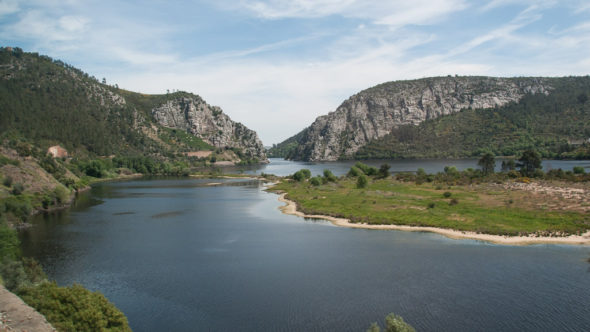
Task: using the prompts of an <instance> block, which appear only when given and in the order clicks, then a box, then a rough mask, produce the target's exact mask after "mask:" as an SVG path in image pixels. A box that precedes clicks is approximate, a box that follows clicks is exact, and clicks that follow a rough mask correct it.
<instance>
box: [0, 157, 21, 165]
mask: <svg viewBox="0 0 590 332" xmlns="http://www.w3.org/2000/svg"><path fill="white" fill-rule="evenodd" d="M19 164H20V162H19V161H18V160H13V159H10V158H8V157H6V156H3V155H0V167H2V166H4V165H14V166H18V165H19Z"/></svg>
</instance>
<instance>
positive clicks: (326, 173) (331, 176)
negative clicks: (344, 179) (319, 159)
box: [324, 169, 338, 182]
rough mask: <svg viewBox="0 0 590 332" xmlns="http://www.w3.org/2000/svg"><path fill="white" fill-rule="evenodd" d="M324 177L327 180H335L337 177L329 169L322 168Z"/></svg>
mask: <svg viewBox="0 0 590 332" xmlns="http://www.w3.org/2000/svg"><path fill="white" fill-rule="evenodd" d="M324 178H325V179H326V180H327V181H328V182H336V180H338V178H337V177H336V176H335V175H334V174H333V173H332V171H330V170H329V169H325V170H324Z"/></svg>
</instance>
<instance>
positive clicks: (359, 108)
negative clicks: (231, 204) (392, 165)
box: [269, 76, 590, 161]
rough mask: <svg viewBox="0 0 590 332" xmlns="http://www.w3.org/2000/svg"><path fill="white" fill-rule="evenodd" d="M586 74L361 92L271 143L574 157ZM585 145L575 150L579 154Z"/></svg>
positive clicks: (298, 149)
mask: <svg viewBox="0 0 590 332" xmlns="http://www.w3.org/2000/svg"><path fill="white" fill-rule="evenodd" d="M588 96H590V77H588V76H583V77H563V78H549V77H514V78H500V77H480V76H467V77H451V76H448V77H432V78H424V79H418V80H408V81H395V82H388V83H384V84H380V85H377V86H375V87H372V88H369V89H366V90H364V91H361V92H359V93H357V94H355V95H353V96H351V97H350V98H349V99H347V100H346V101H344V102H343V103H342V104H341V105H340V106H339V107H338V108H337V109H336V110H335V111H334V112H331V113H329V114H327V115H323V116H320V117H318V118H317V119H316V120H315V121H314V122H313V123H312V124H311V126H309V127H308V128H305V129H304V130H303V131H301V132H300V133H298V134H297V135H295V136H293V137H291V138H289V139H287V140H285V141H284V142H282V143H280V144H277V145H275V146H273V148H271V149H270V150H269V155H270V156H273V157H284V158H287V159H293V160H308V161H329V160H338V159H367V158H455V157H470V156H478V155H480V154H482V153H483V152H484V151H485V152H487V151H489V152H493V153H495V154H496V155H515V154H518V153H520V152H521V151H523V150H525V149H528V148H535V149H537V150H539V151H540V152H541V153H542V154H543V155H544V156H545V157H549V156H551V157H563V158H575V157H576V156H580V155H579V152H580V151H578V150H576V149H577V148H578V147H576V146H574V145H571V144H568V142H571V141H572V140H582V141H584V140H586V139H588V138H590V126H589V125H588V123H590V102H588ZM586 153H588V152H587V150H583V151H582V152H581V154H582V155H585V154H586Z"/></svg>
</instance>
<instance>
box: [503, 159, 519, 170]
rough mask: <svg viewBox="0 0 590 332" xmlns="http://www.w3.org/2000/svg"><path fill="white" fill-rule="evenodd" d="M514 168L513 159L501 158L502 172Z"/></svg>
mask: <svg viewBox="0 0 590 332" xmlns="http://www.w3.org/2000/svg"><path fill="white" fill-rule="evenodd" d="M514 169H516V162H514V159H508V160H502V172H508V171H513V170H514Z"/></svg>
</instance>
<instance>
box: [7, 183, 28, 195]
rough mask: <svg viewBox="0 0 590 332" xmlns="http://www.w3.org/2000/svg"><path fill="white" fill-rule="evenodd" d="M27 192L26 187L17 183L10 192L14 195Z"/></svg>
mask: <svg viewBox="0 0 590 332" xmlns="http://www.w3.org/2000/svg"><path fill="white" fill-rule="evenodd" d="M23 191H25V186H24V185H23V184H22V183H15V184H14V185H13V186H12V190H11V191H10V193H11V194H13V195H20V194H22V193H23Z"/></svg>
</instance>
